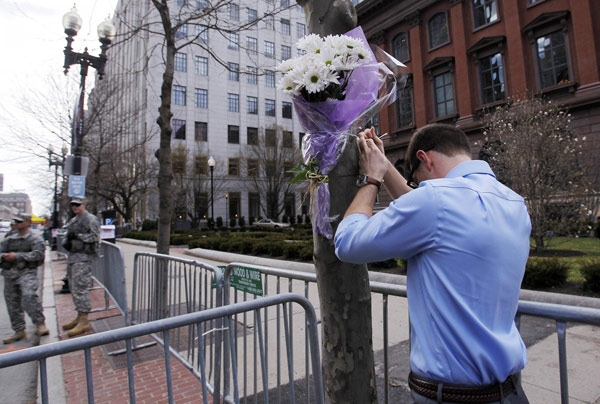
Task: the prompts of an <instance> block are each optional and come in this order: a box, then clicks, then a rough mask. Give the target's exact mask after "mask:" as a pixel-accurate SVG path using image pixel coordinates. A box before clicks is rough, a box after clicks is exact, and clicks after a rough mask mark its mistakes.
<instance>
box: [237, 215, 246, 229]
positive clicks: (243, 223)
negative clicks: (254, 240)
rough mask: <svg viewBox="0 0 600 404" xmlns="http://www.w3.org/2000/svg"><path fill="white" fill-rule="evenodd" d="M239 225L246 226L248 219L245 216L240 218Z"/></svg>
mask: <svg viewBox="0 0 600 404" xmlns="http://www.w3.org/2000/svg"><path fill="white" fill-rule="evenodd" d="M238 224H239V225H240V227H244V226H246V218H245V217H244V216H240V218H239V219H238Z"/></svg>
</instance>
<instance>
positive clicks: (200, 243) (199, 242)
mask: <svg viewBox="0 0 600 404" xmlns="http://www.w3.org/2000/svg"><path fill="white" fill-rule="evenodd" d="M208 243H209V240H208V239H205V238H197V239H194V240H191V241H190V242H189V243H188V247H189V248H190V249H193V248H209V247H207V245H208Z"/></svg>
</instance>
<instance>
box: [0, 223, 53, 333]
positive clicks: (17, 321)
mask: <svg viewBox="0 0 600 404" xmlns="http://www.w3.org/2000/svg"><path fill="white" fill-rule="evenodd" d="M11 252H13V253H16V254H17V260H16V261H13V262H7V261H4V260H2V261H1V263H0V266H1V267H2V276H4V300H5V301H6V308H7V310H8V314H9V316H10V324H11V326H12V329H13V330H15V332H19V331H21V330H24V329H25V316H24V314H23V309H25V311H26V312H27V314H28V315H29V317H31V321H33V323H34V324H44V321H45V318H44V313H43V309H42V304H41V302H40V298H39V296H38V295H37V289H38V287H39V280H38V277H37V267H38V266H40V265H42V264H43V263H44V254H45V244H44V240H42V238H41V237H40V236H38V235H36V234H33V233H32V232H31V231H29V232H27V233H26V234H25V235H23V236H21V235H20V234H19V233H18V232H17V233H15V234H11V235H10V236H9V237H6V238H5V239H4V240H3V241H2V244H0V253H11Z"/></svg>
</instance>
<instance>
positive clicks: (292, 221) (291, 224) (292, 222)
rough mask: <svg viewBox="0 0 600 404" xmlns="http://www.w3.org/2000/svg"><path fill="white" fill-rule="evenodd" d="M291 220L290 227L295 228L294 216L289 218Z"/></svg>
mask: <svg viewBox="0 0 600 404" xmlns="http://www.w3.org/2000/svg"><path fill="white" fill-rule="evenodd" d="M289 219H290V226H293V225H295V224H296V217H295V216H294V215H291V216H290V217H289Z"/></svg>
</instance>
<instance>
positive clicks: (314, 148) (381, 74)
mask: <svg viewBox="0 0 600 404" xmlns="http://www.w3.org/2000/svg"><path fill="white" fill-rule="evenodd" d="M345 35H346V36H349V37H351V38H355V39H358V40H360V41H362V42H363V43H364V44H365V46H366V49H367V50H368V49H369V46H368V43H367V40H366V38H365V36H364V33H363V31H362V28H361V27H357V28H355V29H353V30H351V31H349V32H347V33H346V34H345ZM371 52H372V54H371V58H368V59H370V60H369V61H368V62H365V63H361V64H359V65H358V66H357V67H355V68H354V69H353V70H352V71H351V72H350V74H349V75H348V76H347V85H346V87H345V91H344V94H345V96H344V97H343V99H327V100H325V101H318V102H314V101H307V100H306V98H305V97H303V96H302V95H294V96H293V97H292V100H293V103H294V109H295V111H296V115H297V116H298V119H299V120H300V124H301V125H302V127H303V129H304V131H305V132H306V136H305V137H304V138H303V141H302V156H303V159H304V167H310V170H309V171H310V172H307V175H306V178H308V179H310V180H311V181H312V183H311V188H310V190H311V207H310V210H311V217H312V224H313V231H315V232H317V233H318V234H321V235H322V236H324V237H327V238H329V239H330V238H332V237H333V232H332V228H331V221H333V220H335V218H331V217H330V216H329V208H330V205H329V204H330V202H329V201H330V198H329V197H330V195H329V185H328V177H327V175H328V174H329V172H331V170H332V169H333V168H334V167H335V165H336V163H337V161H338V159H339V157H340V156H341V155H342V152H343V151H344V148H345V147H346V144H347V141H348V138H349V136H355V135H356V133H357V132H359V131H360V129H362V128H364V127H365V126H366V124H367V123H368V122H369V120H371V119H372V118H373V116H374V115H375V114H377V113H378V112H379V110H380V109H381V108H383V107H385V106H387V105H389V104H391V103H393V102H394V101H395V100H396V96H397V87H398V86H404V84H405V81H406V78H407V77H408V73H407V70H406V66H404V65H403V64H402V63H400V62H399V61H397V60H396V59H395V58H393V57H392V56H391V55H389V54H387V53H386V52H384V51H383V50H381V49H380V48H378V47H376V46H371Z"/></svg>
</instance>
